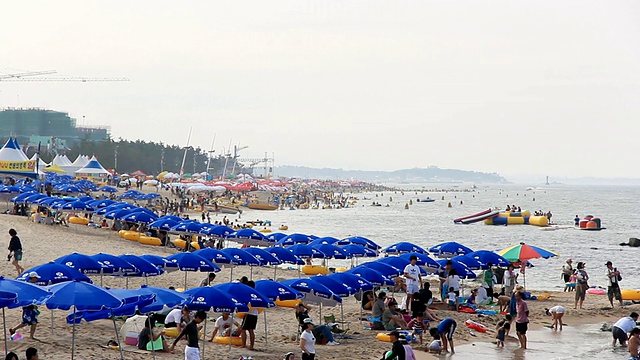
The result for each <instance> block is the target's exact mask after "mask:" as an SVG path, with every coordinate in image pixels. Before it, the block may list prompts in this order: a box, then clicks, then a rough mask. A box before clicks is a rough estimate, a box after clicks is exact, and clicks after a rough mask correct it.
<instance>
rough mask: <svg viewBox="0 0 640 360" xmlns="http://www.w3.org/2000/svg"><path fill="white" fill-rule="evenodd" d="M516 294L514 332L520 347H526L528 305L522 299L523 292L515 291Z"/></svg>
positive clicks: (524, 348)
mask: <svg viewBox="0 0 640 360" xmlns="http://www.w3.org/2000/svg"><path fill="white" fill-rule="evenodd" d="M515 296H516V312H517V313H516V334H517V335H518V340H520V348H521V349H523V350H526V349H527V330H528V327H529V307H528V306H527V303H526V302H525V301H524V300H523V299H522V297H523V293H521V292H520V291H517V292H516V293H515Z"/></svg>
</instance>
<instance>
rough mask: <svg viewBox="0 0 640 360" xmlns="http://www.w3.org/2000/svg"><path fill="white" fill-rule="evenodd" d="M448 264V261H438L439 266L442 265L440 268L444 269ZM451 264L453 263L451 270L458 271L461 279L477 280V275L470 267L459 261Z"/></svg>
mask: <svg viewBox="0 0 640 360" xmlns="http://www.w3.org/2000/svg"><path fill="white" fill-rule="evenodd" d="M446 263H447V260H446V259H442V260H438V264H440V266H441V267H442V268H444V267H445V265H446ZM451 263H452V264H451V268H452V269H456V272H457V273H458V276H459V277H460V278H461V279H466V278H468V279H475V278H476V274H475V273H474V272H473V271H471V269H469V267H468V266H467V265H465V264H463V263H461V262H459V261H452V262H451Z"/></svg>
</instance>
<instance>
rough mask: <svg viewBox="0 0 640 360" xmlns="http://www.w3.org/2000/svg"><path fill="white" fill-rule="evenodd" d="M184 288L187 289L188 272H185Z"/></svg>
mask: <svg viewBox="0 0 640 360" xmlns="http://www.w3.org/2000/svg"><path fill="white" fill-rule="evenodd" d="M184 289H185V290H187V272H186V271H185V272H184Z"/></svg>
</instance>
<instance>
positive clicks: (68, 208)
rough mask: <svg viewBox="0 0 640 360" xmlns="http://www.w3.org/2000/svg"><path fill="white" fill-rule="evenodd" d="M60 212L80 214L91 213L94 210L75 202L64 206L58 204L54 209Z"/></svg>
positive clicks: (82, 203) (78, 201) (84, 204)
mask: <svg viewBox="0 0 640 360" xmlns="http://www.w3.org/2000/svg"><path fill="white" fill-rule="evenodd" d="M56 208H57V209H59V210H60V211H82V212H92V211H93V210H94V209H93V207H91V206H90V205H87V204H86V203H84V202H82V201H80V200H77V201H73V202H68V203H65V204H60V205H58V206H57V207H56Z"/></svg>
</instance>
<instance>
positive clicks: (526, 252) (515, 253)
mask: <svg viewBox="0 0 640 360" xmlns="http://www.w3.org/2000/svg"><path fill="white" fill-rule="evenodd" d="M497 253H498V255H500V256H502V257H503V258H505V259H507V260H509V261H511V262H519V261H525V260H530V259H539V258H544V259H548V258H550V257H553V256H558V254H556V253H554V252H553V251H549V250H545V249H543V248H540V247H537V246H531V245H527V244H525V243H520V244H518V245H514V246H511V247H508V248H506V249H503V250H500V251H498V252H497Z"/></svg>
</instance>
